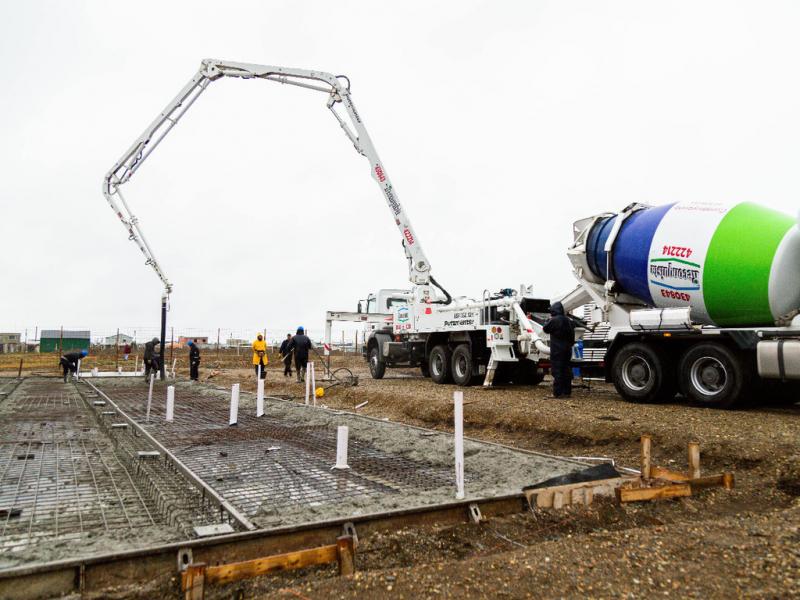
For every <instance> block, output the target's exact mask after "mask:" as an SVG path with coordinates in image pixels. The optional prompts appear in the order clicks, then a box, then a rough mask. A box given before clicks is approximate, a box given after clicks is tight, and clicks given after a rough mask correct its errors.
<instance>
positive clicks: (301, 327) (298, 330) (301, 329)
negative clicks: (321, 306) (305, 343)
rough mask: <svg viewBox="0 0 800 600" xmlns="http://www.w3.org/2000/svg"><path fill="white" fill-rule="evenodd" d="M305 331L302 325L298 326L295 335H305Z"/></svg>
mask: <svg viewBox="0 0 800 600" xmlns="http://www.w3.org/2000/svg"><path fill="white" fill-rule="evenodd" d="M305 331H306V330H305V329H304V328H303V326H302V325H300V327H298V328H297V333H305Z"/></svg>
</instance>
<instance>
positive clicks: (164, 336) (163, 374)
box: [158, 292, 167, 381]
mask: <svg viewBox="0 0 800 600" xmlns="http://www.w3.org/2000/svg"><path fill="white" fill-rule="evenodd" d="M166 341H167V294H166V292H165V293H164V295H163V296H161V357H160V360H159V361H158V362H159V365H158V366H159V373H160V374H161V381H164V380H166V378H167V374H166V371H165V370H164V358H165V354H166V352H165V351H164V350H165V349H166Z"/></svg>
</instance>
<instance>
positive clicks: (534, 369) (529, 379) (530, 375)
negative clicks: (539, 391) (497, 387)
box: [514, 359, 544, 385]
mask: <svg viewBox="0 0 800 600" xmlns="http://www.w3.org/2000/svg"><path fill="white" fill-rule="evenodd" d="M542 381H544V370H543V369H540V368H539V367H538V365H536V364H535V363H533V362H531V361H529V360H527V359H522V360H520V361H519V362H518V363H517V370H516V374H515V375H514V383H518V384H520V385H539V384H540V383H542Z"/></svg>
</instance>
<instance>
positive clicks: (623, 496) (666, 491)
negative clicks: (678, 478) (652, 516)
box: [617, 483, 692, 502]
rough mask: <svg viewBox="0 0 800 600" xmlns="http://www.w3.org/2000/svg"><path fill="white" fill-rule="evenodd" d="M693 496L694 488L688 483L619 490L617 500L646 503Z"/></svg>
mask: <svg viewBox="0 0 800 600" xmlns="http://www.w3.org/2000/svg"><path fill="white" fill-rule="evenodd" d="M691 495H692V488H691V486H690V485H689V484H688V483H675V484H672V485H663V486H659V487H651V488H617V499H618V500H619V501H620V502H644V501H648V500H664V499H667V498H680V497H682V496H691Z"/></svg>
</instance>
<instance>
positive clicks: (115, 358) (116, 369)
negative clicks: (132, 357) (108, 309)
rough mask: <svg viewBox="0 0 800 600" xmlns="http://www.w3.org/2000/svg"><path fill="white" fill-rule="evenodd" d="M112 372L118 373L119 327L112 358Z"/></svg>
mask: <svg viewBox="0 0 800 600" xmlns="http://www.w3.org/2000/svg"><path fill="white" fill-rule="evenodd" d="M114 370H115V371H119V327H117V350H116V353H115V357H114Z"/></svg>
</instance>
